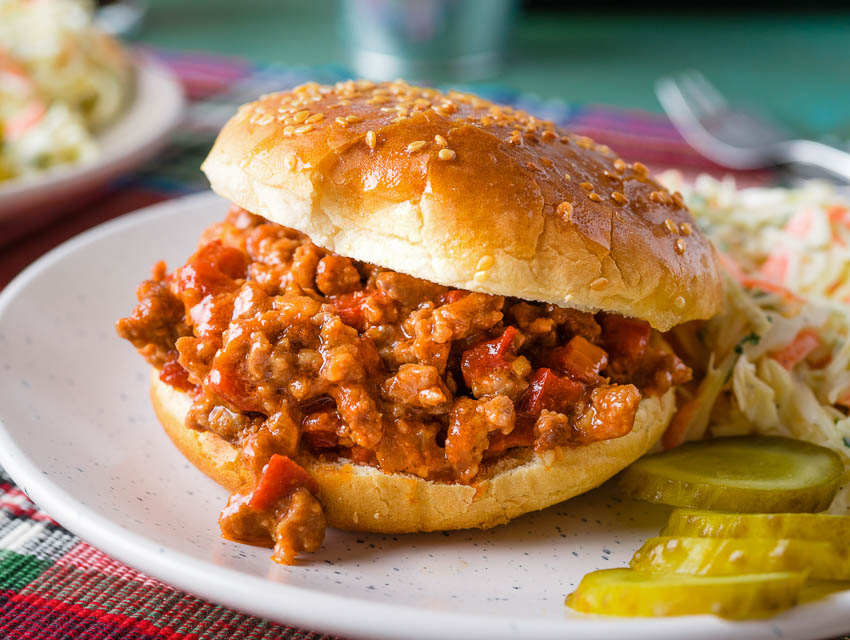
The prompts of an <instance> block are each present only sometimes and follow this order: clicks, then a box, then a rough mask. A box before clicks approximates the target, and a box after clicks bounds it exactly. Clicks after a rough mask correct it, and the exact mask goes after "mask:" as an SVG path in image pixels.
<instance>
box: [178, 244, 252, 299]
mask: <svg viewBox="0 0 850 640" xmlns="http://www.w3.org/2000/svg"><path fill="white" fill-rule="evenodd" d="M248 262H249V261H248V256H247V255H246V254H245V253H244V252H242V251H240V250H239V249H235V248H233V247H226V246H224V245H223V244H222V243H221V241H220V240H214V241H213V242H209V243H207V244H205V245H204V246H203V247H201V248H200V249H198V250H197V251H196V252H195V255H193V256H192V257H191V258H189V261H188V262H187V263H186V264H185V265H184V266H182V267H180V268H179V269H178V270H177V272H176V273H175V274H174V275H175V277H176V281H177V288H178V290H179V291H181V292H183V291H188V290H192V289H194V290H197V291H200V292H201V294H202V295H204V296H206V295H209V294H213V295H214V294H217V293H221V292H223V291H232V290H233V289H234V288H235V287H236V284H235V282H234V280H237V279H241V278H244V277H245V275H246V273H247V270H248Z"/></svg>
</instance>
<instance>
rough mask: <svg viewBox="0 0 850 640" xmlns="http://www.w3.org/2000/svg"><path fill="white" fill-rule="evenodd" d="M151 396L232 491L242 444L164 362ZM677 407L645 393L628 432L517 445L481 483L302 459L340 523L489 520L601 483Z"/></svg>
mask: <svg viewBox="0 0 850 640" xmlns="http://www.w3.org/2000/svg"><path fill="white" fill-rule="evenodd" d="M151 398H152V399H153V405H154V409H155V411H156V415H157V417H158V418H159V421H160V422H161V423H162V425H163V427H164V428H165V431H166V432H167V433H168V435H169V436H170V437H171V439H172V441H173V442H174V444H175V445H176V446H177V448H178V449H179V450H180V451H181V452H182V453H183V455H185V456H186V458H188V459H189V461H191V462H192V463H193V464H194V465H195V466H196V467H198V468H199V469H200V470H201V471H203V472H204V473H205V474H207V475H208V476H209V477H211V478H212V479H213V480H215V481H216V482H218V483H219V484H220V485H222V486H224V487H226V488H227V489H228V490H230V491H236V490H237V489H238V488H239V487H240V486H241V485H242V484H244V483H245V482H247V481H248V480H249V478H247V477H246V476H245V475H244V472H243V470H242V465H241V464H240V460H239V451H238V449H236V448H235V447H233V446H231V445H230V444H228V443H227V442H226V441H224V440H222V439H221V438H219V437H218V436H216V435H214V434H212V433H210V432H202V431H194V430H192V429H188V428H187V427H186V426H185V420H184V419H185V416H186V412H187V411H188V410H189V406H190V403H191V401H190V398H189V396H188V395H187V394H185V393H183V392H181V391H178V390H176V389H174V388H173V387H170V386H168V385H167V384H165V383H163V382H161V381H160V379H159V376H158V375H157V372H156V371H154V372H153V375H152V377H151ZM674 409H675V399H674V391H673V390H672V389H671V390H670V391H668V392H667V393H666V394H665V395H664V396H662V397H660V398H658V397H651V398H644V399H643V400H642V401H641V403H640V405H639V407H638V412H637V416H636V417H635V424H634V428H633V429H632V431H631V433H629V434H628V435H626V436H623V437H622V438H616V439H614V440H603V441H601V442H594V443H592V444H588V445H584V446H580V447H569V448H568V447H562V448H558V449H554V450H552V451H548V452H546V453H544V454H543V455H537V454H536V453H534V451H532V450H531V449H530V448H523V449H514V450H513V451H511V452H508V455H506V456H503V457H502V458H500V459H499V460H497V461H496V462H495V463H490V464H489V465H485V466H484V467H482V471H481V472H480V474H479V476H478V477H477V478H476V481H475V483H474V484H472V485H465V484H450V483H440V482H431V481H428V480H423V479H422V478H419V477H417V476H414V475H410V474H407V473H385V472H383V471H381V470H380V469H377V468H375V467H371V466H367V465H359V464H353V463H351V462H347V461H341V462H322V461H318V460H316V459H314V458H312V457H310V456H307V455H305V456H302V457H301V458H300V459H299V460H298V462H299V463H300V464H301V465H302V466H303V467H304V468H305V469H306V470H307V471H309V472H310V474H311V475H312V476H313V477H314V478H315V479H316V481H317V482H318V483H319V498H320V499H321V501H322V505H323V507H324V510H325V515H326V516H327V519H328V524H330V525H331V526H334V527H338V528H340V529H349V530H354V531H376V532H381V533H410V532H414V531H443V530H447V529H467V528H476V527H477V528H487V527H492V526H495V525H498V524H503V523H505V522H507V521H508V520H510V519H511V518H515V517H517V516H520V515H522V514H524V513H528V512H529V511H535V510H537V509H543V508H545V507H548V506H550V505H553V504H556V503H558V502H561V501H563V500H566V499H567V498H572V497H573V496H577V495H579V494H581V493H584V492H586V491H589V490H590V489H593V488H594V487H597V486H599V485H600V484H602V483H603V482H605V481H606V480H607V479H608V478H610V477H611V476H613V475H614V474H615V473H617V472H618V471H620V470H621V469H623V468H625V467H626V466H628V465H629V464H631V463H632V462H634V461H635V460H637V459H638V458H639V457H640V456H642V455H643V454H644V453H646V452H647V451H648V450H649V449H650V448H651V447H652V446H653V445H654V444H655V442H656V441H657V440H658V439H659V438H660V437H661V434H662V433H663V432H664V430H665V429H666V428H667V424H668V423H669V422H670V418H671V417H672V415H673V411H674Z"/></svg>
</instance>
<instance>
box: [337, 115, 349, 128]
mask: <svg viewBox="0 0 850 640" xmlns="http://www.w3.org/2000/svg"><path fill="white" fill-rule="evenodd" d="M334 122H336V123H337V124H338V125H339V126H341V127H342V128H343V129H345V128H346V127H347V126H348V123H347V122H346V121H345V118H343V117H342V116H339V117H337V118H334Z"/></svg>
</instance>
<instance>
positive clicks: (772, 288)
mask: <svg viewBox="0 0 850 640" xmlns="http://www.w3.org/2000/svg"><path fill="white" fill-rule="evenodd" d="M740 281H741V284H742V285H743V286H745V287H746V288H747V289H761V290H762V291H768V292H770V293H776V294H778V295H780V296H782V297H783V298H784V299H785V300H787V301H789V302H805V298H801V297H800V296H798V295H797V294H796V293H794V292H792V291H789V290H788V289H786V288H785V287H783V286H782V285H779V284H776V283H775V282H772V281H770V280H765V279H763V278H754V277H752V276H746V275H742V276H741V277H740Z"/></svg>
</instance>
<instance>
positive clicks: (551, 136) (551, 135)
mask: <svg viewBox="0 0 850 640" xmlns="http://www.w3.org/2000/svg"><path fill="white" fill-rule="evenodd" d="M541 137H542V138H543V140H545V141H546V142H552V141H553V140H555V139H557V137H558V134H557V133H555V132H554V131H552V130H551V129H546V131H544V132H543V134H542V136H541Z"/></svg>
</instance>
